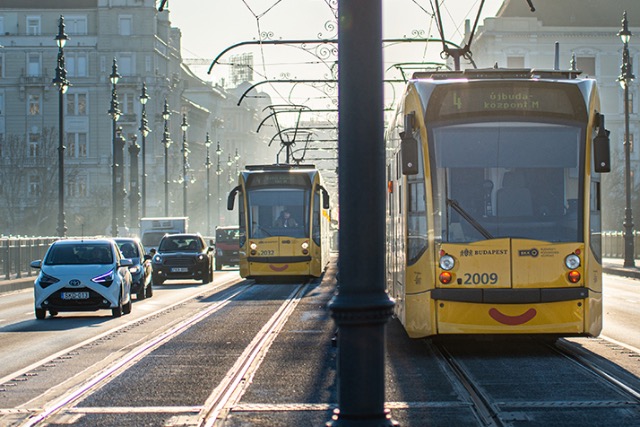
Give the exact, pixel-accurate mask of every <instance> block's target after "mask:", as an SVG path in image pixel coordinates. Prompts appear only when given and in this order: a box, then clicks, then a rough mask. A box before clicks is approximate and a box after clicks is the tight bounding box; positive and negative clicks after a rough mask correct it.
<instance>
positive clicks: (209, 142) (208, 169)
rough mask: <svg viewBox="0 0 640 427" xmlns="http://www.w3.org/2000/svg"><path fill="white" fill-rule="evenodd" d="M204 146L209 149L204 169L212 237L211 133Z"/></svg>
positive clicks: (208, 219)
mask: <svg viewBox="0 0 640 427" xmlns="http://www.w3.org/2000/svg"><path fill="white" fill-rule="evenodd" d="M204 146H205V147H207V159H206V160H205V162H204V167H205V168H207V235H208V236H211V187H210V183H209V181H210V179H211V165H212V163H211V158H210V157H209V148H211V139H210V138H209V132H207V137H206V138H205V140H204Z"/></svg>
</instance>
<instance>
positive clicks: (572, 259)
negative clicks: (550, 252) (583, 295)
mask: <svg viewBox="0 0 640 427" xmlns="http://www.w3.org/2000/svg"><path fill="white" fill-rule="evenodd" d="M564 265H566V266H567V268H568V269H569V270H575V269H576V268H578V267H580V257H579V256H578V255H576V254H571V255H567V257H566V258H565V259H564Z"/></svg>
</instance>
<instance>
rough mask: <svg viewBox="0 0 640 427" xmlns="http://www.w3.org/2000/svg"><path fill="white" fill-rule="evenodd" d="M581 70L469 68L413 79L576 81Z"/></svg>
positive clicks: (428, 73)
mask: <svg viewBox="0 0 640 427" xmlns="http://www.w3.org/2000/svg"><path fill="white" fill-rule="evenodd" d="M581 73H582V71H580V70H543V69H535V68H481V69H475V68H469V69H466V70H461V71H418V72H415V73H413V79H433V80H448V79H468V80H480V79H566V80H568V79H575V78H576V77H577V76H578V75H579V74H581Z"/></svg>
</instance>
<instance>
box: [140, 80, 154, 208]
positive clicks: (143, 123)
mask: <svg viewBox="0 0 640 427" xmlns="http://www.w3.org/2000/svg"><path fill="white" fill-rule="evenodd" d="M150 98H151V97H150V96H149V95H148V94H147V85H146V84H145V83H142V93H141V94H140V104H141V105H142V113H141V117H140V129H139V130H140V134H141V135H142V146H141V149H142V183H141V184H142V194H141V196H142V217H146V216H147V170H146V163H147V162H146V159H147V150H146V138H147V135H149V132H151V129H149V121H148V120H147V109H146V105H147V101H149V99H150Z"/></svg>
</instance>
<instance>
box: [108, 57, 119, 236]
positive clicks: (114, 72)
mask: <svg viewBox="0 0 640 427" xmlns="http://www.w3.org/2000/svg"><path fill="white" fill-rule="evenodd" d="M109 80H110V81H111V108H109V111H108V113H109V115H111V119H112V123H111V148H112V155H111V204H112V207H111V209H112V214H111V235H113V236H118V188H117V186H118V182H117V179H116V175H117V170H116V169H117V167H118V164H117V163H116V153H117V151H118V149H117V147H116V125H117V122H118V119H119V118H120V108H119V107H120V105H119V104H118V93H117V92H116V85H117V84H118V80H120V74H118V63H117V62H116V59H115V58H113V64H112V65H111V75H110V76H109Z"/></svg>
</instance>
